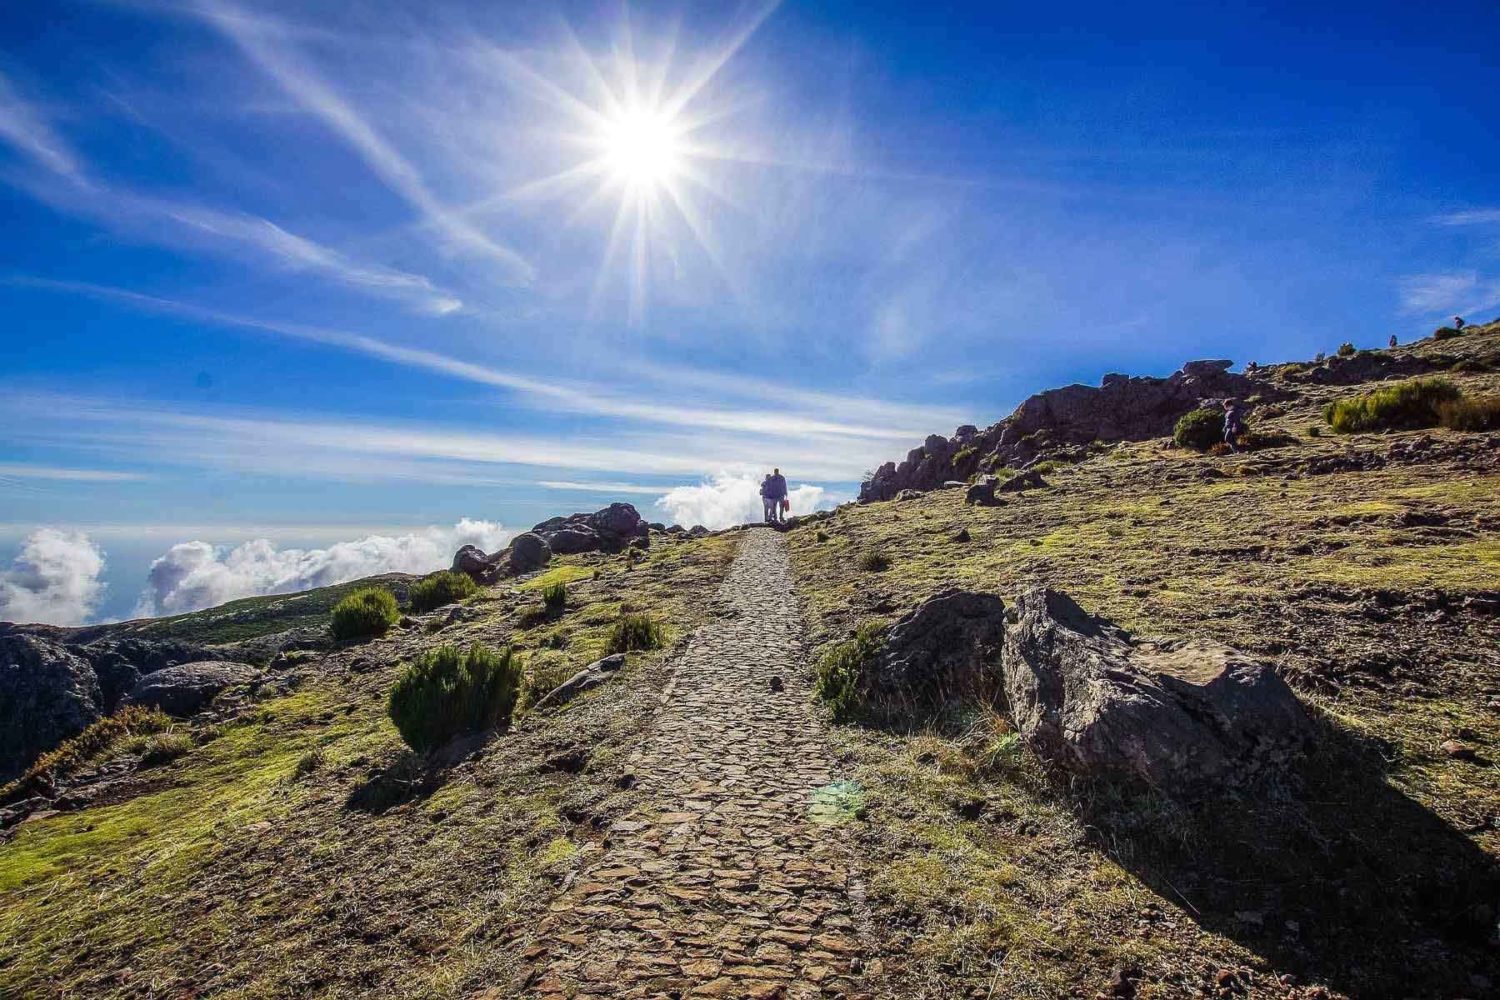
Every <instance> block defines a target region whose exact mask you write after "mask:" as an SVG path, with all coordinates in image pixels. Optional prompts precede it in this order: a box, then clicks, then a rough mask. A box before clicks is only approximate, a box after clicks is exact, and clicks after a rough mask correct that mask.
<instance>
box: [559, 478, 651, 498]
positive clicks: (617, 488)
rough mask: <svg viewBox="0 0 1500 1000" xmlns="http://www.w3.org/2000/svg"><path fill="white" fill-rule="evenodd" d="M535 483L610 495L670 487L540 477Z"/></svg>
mask: <svg viewBox="0 0 1500 1000" xmlns="http://www.w3.org/2000/svg"><path fill="white" fill-rule="evenodd" d="M537 485H538V486H541V487H543V488H544V489H549V490H573V491H575V492H578V493H599V494H608V495H610V496H615V495H623V494H640V495H644V496H660V495H661V494H663V493H665V492H666V491H667V490H668V489H670V487H667V486H642V485H641V484H640V483H575V482H570V481H567V480H558V479H540V480H537Z"/></svg>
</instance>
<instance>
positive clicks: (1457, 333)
mask: <svg viewBox="0 0 1500 1000" xmlns="http://www.w3.org/2000/svg"><path fill="white" fill-rule="evenodd" d="M1462 336H1463V331H1462V330H1457V329H1454V328H1453V327H1451V326H1440V327H1438V328H1437V329H1436V330H1434V331H1432V339H1433V340H1451V339H1453V338H1454V337H1462Z"/></svg>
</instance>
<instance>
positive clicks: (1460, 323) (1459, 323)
mask: <svg viewBox="0 0 1500 1000" xmlns="http://www.w3.org/2000/svg"><path fill="white" fill-rule="evenodd" d="M1467 325H1468V324H1466V323H1465V322H1464V318H1463V317H1462V316H1455V317H1453V329H1455V330H1462V329H1463V328H1464V327H1465V326H1467Z"/></svg>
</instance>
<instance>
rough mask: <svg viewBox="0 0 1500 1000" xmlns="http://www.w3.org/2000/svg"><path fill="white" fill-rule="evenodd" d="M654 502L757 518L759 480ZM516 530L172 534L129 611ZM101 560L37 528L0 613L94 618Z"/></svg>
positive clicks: (666, 510) (391, 565)
mask: <svg viewBox="0 0 1500 1000" xmlns="http://www.w3.org/2000/svg"><path fill="white" fill-rule="evenodd" d="M788 495H789V498H790V500H791V504H792V507H791V512H792V513H793V514H806V513H810V512H811V511H814V510H820V509H825V508H828V507H832V506H833V505H834V503H835V502H836V498H835V497H833V496H832V495H830V494H829V493H828V491H826V490H824V489H823V488H822V487H820V486H810V485H801V486H795V487H793V488H792V489H790V490H789V491H788ZM655 507H656V509H657V510H658V511H659V512H660V516H661V517H662V519H663V520H666V521H668V522H672V523H676V524H681V525H682V526H684V527H692V526H693V525H695V524H701V525H703V526H704V527H706V528H713V529H718V528H727V527H729V526H731V525H735V524H743V523H745V522H747V521H759V520H760V519H761V516H762V510H761V500H760V479H759V478H758V477H755V476H751V475H747V474H739V473H728V472H725V473H720V474H719V475H716V476H712V477H710V478H709V479H707V480H706V481H704V482H702V483H699V484H697V485H693V486H678V487H674V488H672V489H669V490H667V491H666V492H665V493H664V495H663V496H662V497H661V498H660V499H658V500H656V501H655ZM514 535H515V532H514V531H511V530H507V529H505V528H503V527H501V526H500V524H498V523H497V522H494V521H479V520H473V519H470V518H463V519H461V520H460V521H458V522H457V523H456V524H454V525H452V526H450V527H438V526H434V527H429V528H423V529H420V530H417V531H412V532H408V533H406V534H400V535H383V534H370V535H365V536H364V537H362V538H357V539H354V540H352V541H347V542H336V543H334V544H332V545H329V546H327V547H326V548H305V549H304V548H283V547H281V546H279V545H277V544H276V543H275V542H273V541H271V540H270V539H268V538H258V539H255V540H253V541H248V542H243V543H241V544H238V545H233V546H229V545H214V544H211V543H209V542H205V541H200V540H192V541H185V542H178V543H177V544H175V545H173V546H171V547H170V548H168V549H167V550H166V552H164V553H163V554H162V555H160V556H159V557H157V558H156V559H155V560H153V561H152V563H151V568H150V570H149V571H148V572H147V574H146V585H145V588H144V590H143V591H142V592H141V595H140V598H139V600H138V601H137V603H136V607H135V615H136V616H137V617H153V616H157V615H175V614H183V613H185V612H188V611H197V610H199V609H201V608H210V607H214V606H215V605H218V604H223V603H224V602H226V601H233V600H236V599H238V598H241V597H257V596H262V595H265V594H289V593H295V592H297V591H301V590H311V589H312V588H314V587H327V586H330V585H332V584H335V583H347V582H348V581H350V580H358V579H360V578H361V577H366V576H374V575H376V574H379V573H430V572H432V571H433V570H436V569H443V568H446V567H447V566H448V565H449V563H450V561H451V560H452V558H453V553H454V552H455V551H456V550H457V549H459V548H460V547H461V546H464V545H477V546H478V547H479V548H481V549H483V550H484V551H486V552H493V551H495V550H497V549H500V548H503V547H504V546H505V544H506V543H507V542H508V541H509V540H510V539H511V537H512V536H514ZM104 565H105V553H104V550H103V549H102V548H100V546H99V545H98V544H96V543H95V542H94V541H93V540H92V539H90V538H89V536H88V535H87V534H86V533H84V532H81V531H65V530H61V529H58V528H38V529H37V530H35V531H33V532H32V533H31V534H30V535H28V536H27V537H26V539H25V541H24V542H23V543H22V545H21V550H20V552H19V553H18V554H17V555H16V557H15V559H14V560H13V561H12V563H11V565H10V567H9V568H3V569H0V621H17V622H46V623H48V624H51V625H81V624H83V623H85V622H89V621H92V620H94V618H95V611H96V609H97V607H98V605H99V601H100V599H101V598H102V596H103V594H104V582H103V579H102V574H103V572H104Z"/></svg>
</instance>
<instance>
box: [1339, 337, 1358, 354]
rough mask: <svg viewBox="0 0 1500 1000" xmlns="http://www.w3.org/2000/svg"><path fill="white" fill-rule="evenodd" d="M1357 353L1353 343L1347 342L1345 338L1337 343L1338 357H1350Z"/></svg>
mask: <svg viewBox="0 0 1500 1000" xmlns="http://www.w3.org/2000/svg"><path fill="white" fill-rule="evenodd" d="M1357 353H1358V352H1357V351H1356V350H1355V349H1354V345H1353V344H1351V343H1349V342H1348V341H1347V340H1346V341H1344V342H1343V343H1342V344H1340V345H1339V357H1341V358H1352V357H1354V355H1355V354H1357Z"/></svg>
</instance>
